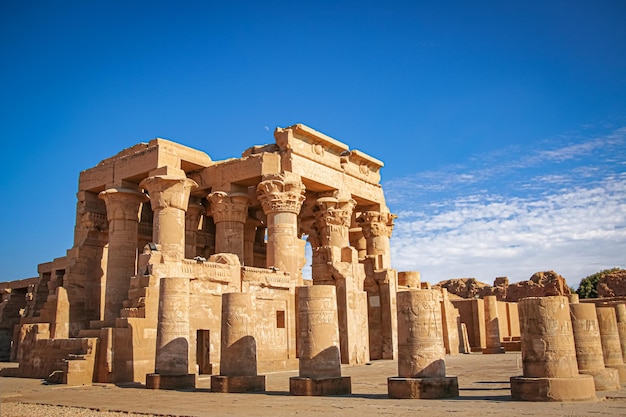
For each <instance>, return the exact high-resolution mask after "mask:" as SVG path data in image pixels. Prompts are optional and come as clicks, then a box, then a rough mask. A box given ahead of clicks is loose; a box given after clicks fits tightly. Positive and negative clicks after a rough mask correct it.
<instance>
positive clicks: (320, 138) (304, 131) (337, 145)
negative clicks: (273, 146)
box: [274, 123, 350, 153]
mask: <svg viewBox="0 0 626 417" xmlns="http://www.w3.org/2000/svg"><path fill="white" fill-rule="evenodd" d="M286 130H291V131H292V132H293V133H295V134H297V135H299V136H304V137H306V138H309V139H312V140H314V141H315V142H316V143H319V144H320V145H323V146H324V147H325V148H327V149H332V150H334V151H336V152H337V153H341V152H343V151H347V150H348V149H350V148H349V147H348V145H346V144H345V143H343V142H340V141H338V140H337V139H333V138H331V137H330V136H328V135H325V134H323V133H322V132H318V131H317V130H315V129H312V128H310V127H308V126H306V125H303V124H301V123H298V124H295V125H293V126H289V127H286V128H284V129H283V128H280V127H277V128H276V130H275V131H274V138H276V136H277V134H279V133H282V132H283V131H286ZM277 144H278V145H279V146H280V145H281V143H278V140H277Z"/></svg>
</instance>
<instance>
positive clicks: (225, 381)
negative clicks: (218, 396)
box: [211, 375, 265, 392]
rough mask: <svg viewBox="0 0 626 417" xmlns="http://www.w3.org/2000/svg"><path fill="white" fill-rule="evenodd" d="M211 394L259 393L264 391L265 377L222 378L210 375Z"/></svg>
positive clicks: (221, 376)
mask: <svg viewBox="0 0 626 417" xmlns="http://www.w3.org/2000/svg"><path fill="white" fill-rule="evenodd" d="M211 391H212V392H259V391H265V375H256V376H223V375H211Z"/></svg>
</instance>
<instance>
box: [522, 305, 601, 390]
mask: <svg viewBox="0 0 626 417" xmlns="http://www.w3.org/2000/svg"><path fill="white" fill-rule="evenodd" d="M518 306H519V315H520V331H521V348H522V364H523V374H524V375H523V376H517V377H511V396H512V398H513V399H514V400H522V401H583V400H595V399H596V394H595V388H594V383H593V377H592V376H591V375H580V374H579V373H578V364H577V362H576V348H575V346H574V334H573V331H572V321H571V319H570V310H569V302H568V299H567V297H563V296H551V297H528V298H524V299H522V300H520V301H519V305H518Z"/></svg>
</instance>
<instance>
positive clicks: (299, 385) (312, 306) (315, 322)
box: [289, 285, 352, 395]
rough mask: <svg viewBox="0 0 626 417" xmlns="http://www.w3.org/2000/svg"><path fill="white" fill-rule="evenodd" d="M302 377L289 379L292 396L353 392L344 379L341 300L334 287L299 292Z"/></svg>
mask: <svg viewBox="0 0 626 417" xmlns="http://www.w3.org/2000/svg"><path fill="white" fill-rule="evenodd" d="M296 303H297V306H298V323H299V331H298V338H299V342H298V357H299V359H300V366H299V369H300V372H299V376H297V377H292V378H289V392H290V393H291V394H292V395H343V394H350V393H351V392H352V385H351V380H350V377H342V376H341V357H340V356H341V355H340V350H339V326H338V318H337V297H336V295H335V287H334V286H333V285H313V286H310V287H297V288H296Z"/></svg>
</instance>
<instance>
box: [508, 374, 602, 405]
mask: <svg viewBox="0 0 626 417" xmlns="http://www.w3.org/2000/svg"><path fill="white" fill-rule="evenodd" d="M511 397H512V398H513V400H516V401H593V400H596V399H597V398H596V390H595V386H594V383H593V377H592V376H591V375H579V376H576V377H569V378H528V377H523V376H512V377H511Z"/></svg>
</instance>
